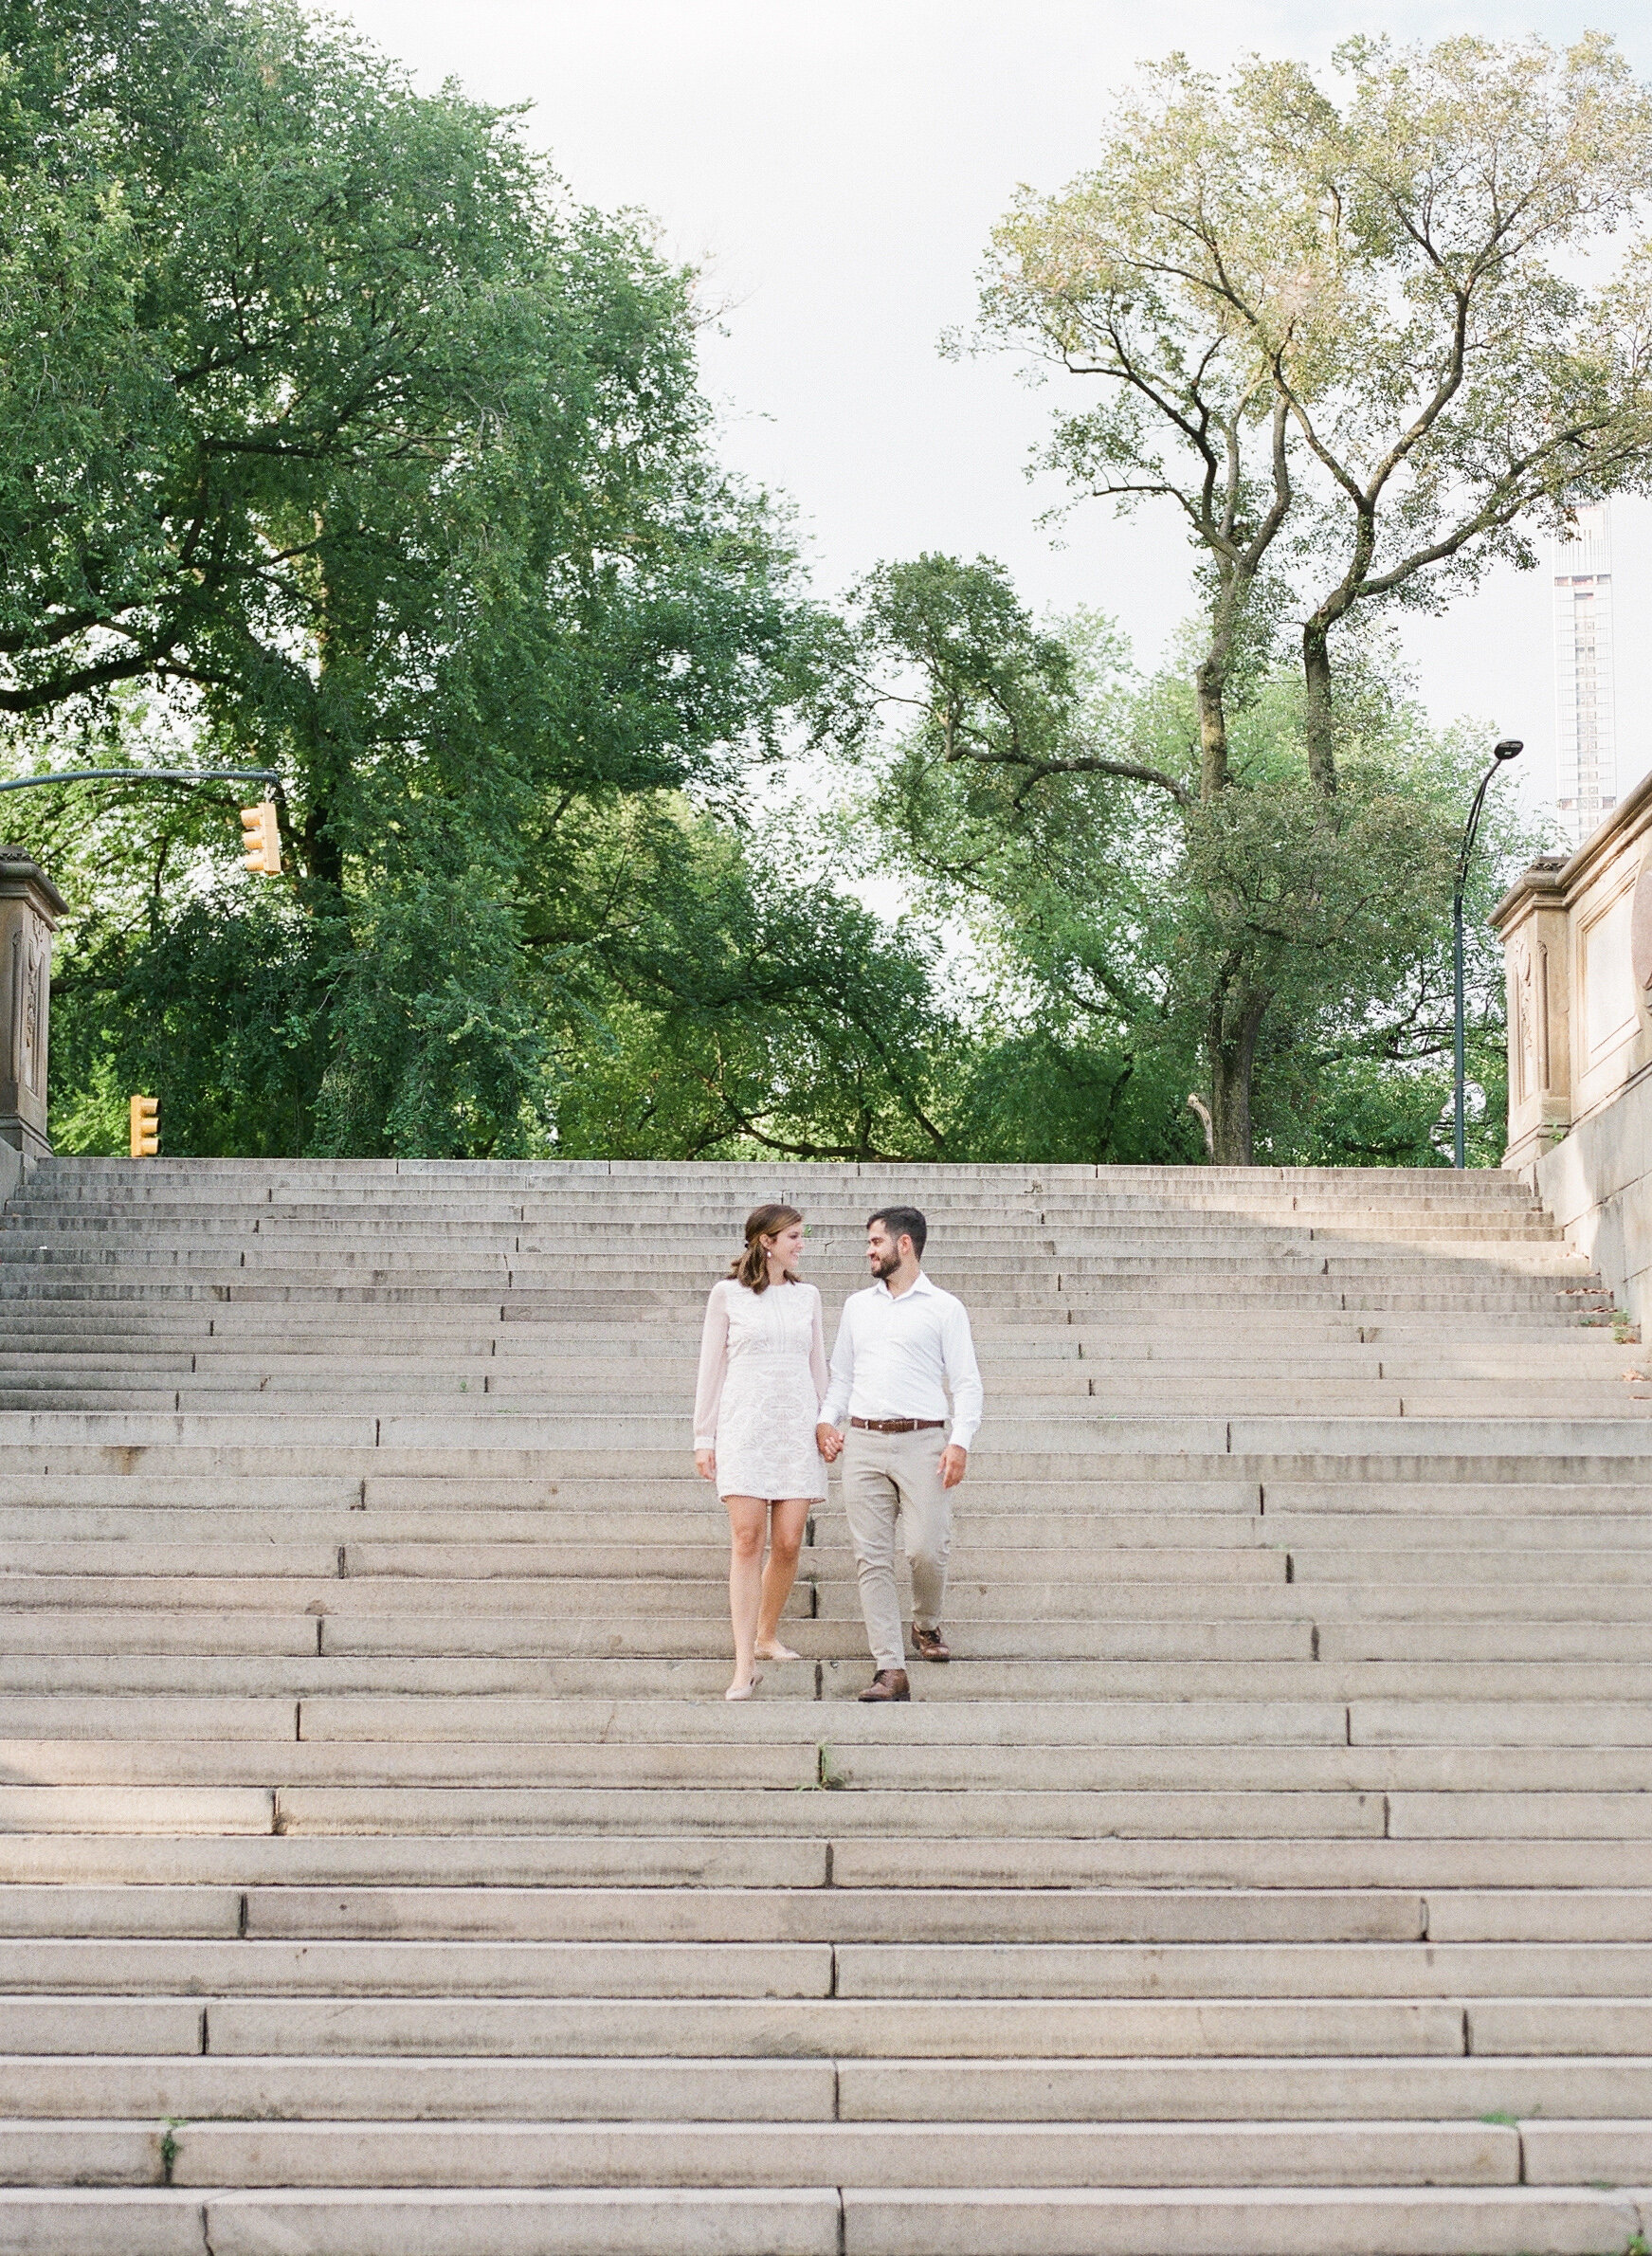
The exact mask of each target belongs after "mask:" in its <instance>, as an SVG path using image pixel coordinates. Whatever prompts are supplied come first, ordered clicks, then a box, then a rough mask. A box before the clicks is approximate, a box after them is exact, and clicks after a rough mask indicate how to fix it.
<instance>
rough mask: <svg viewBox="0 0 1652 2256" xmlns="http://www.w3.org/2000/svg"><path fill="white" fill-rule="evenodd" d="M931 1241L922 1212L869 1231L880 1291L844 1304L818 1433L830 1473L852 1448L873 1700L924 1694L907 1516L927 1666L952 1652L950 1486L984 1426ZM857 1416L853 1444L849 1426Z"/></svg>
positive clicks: (971, 1362)
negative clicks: (928, 1248)
mask: <svg viewBox="0 0 1652 2256" xmlns="http://www.w3.org/2000/svg"><path fill="white" fill-rule="evenodd" d="M928 1235H929V1226H928V1224H927V1223H926V1222H925V1221H924V1218H923V1216H922V1215H921V1214H920V1213H919V1212H918V1210H917V1208H916V1207H885V1208H883V1209H882V1210H880V1212H878V1213H876V1214H874V1215H873V1216H872V1218H871V1220H870V1221H869V1222H868V1223H867V1225H866V1258H867V1260H868V1262H869V1263H870V1264H871V1268H872V1277H873V1283H871V1284H870V1285H868V1286H867V1287H866V1289H865V1291H864V1292H858V1293H853V1294H851V1295H850V1297H849V1299H848V1300H847V1301H844V1313H843V1316H842V1318H841V1319H840V1320H839V1324H838V1337H837V1345H836V1346H835V1347H834V1348H833V1350H832V1366H831V1384H830V1386H829V1387H828V1388H827V1390H826V1400H825V1401H824V1402H823V1403H822V1404H821V1423H820V1425H819V1426H818V1427H817V1428H815V1439H816V1440H817V1441H818V1443H819V1444H820V1449H821V1454H822V1456H823V1457H825V1459H826V1462H827V1464H828V1465H829V1464H830V1463H831V1462H832V1460H833V1459H834V1458H835V1457H836V1456H837V1455H838V1453H839V1452H840V1450H841V1451H842V1453H843V1460H844V1511H845V1513H846V1514H847V1516H848V1521H849V1540H850V1541H851V1542H852V1543H853V1545H854V1547H855V1566H856V1569H857V1571H858V1573H859V1574H860V1578H861V1610H862V1613H863V1614H864V1615H865V1617H866V1636H867V1639H868V1641H869V1642H870V1644H871V1647H872V1658H873V1661H874V1662H875V1663H876V1665H877V1670H878V1673H877V1675H876V1676H875V1677H874V1678H873V1680H872V1683H871V1684H870V1686H869V1687H868V1689H867V1690H866V1691H864V1692H862V1694H861V1698H862V1700H910V1699H911V1698H912V1686H911V1684H910V1683H909V1682H908V1679H907V1674H906V1647H905V1645H904V1643H903V1641H902V1638H901V1631H900V1600H899V1596H898V1595H897V1592H896V1588H895V1523H896V1521H897V1519H899V1521H900V1525H901V1537H902V1540H903V1542H904V1544H905V1548H906V1556H907V1561H908V1564H909V1565H910V1566H911V1569H912V1616H913V1619H912V1642H913V1644H914V1646H915V1647H917V1651H918V1653H919V1654H920V1655H921V1656H922V1658H923V1659H924V1660H926V1661H950V1660H951V1659H952V1657H953V1656H952V1653H951V1650H950V1649H949V1647H948V1646H947V1643H946V1640H945V1638H944V1637H943V1636H942V1635H941V1605H942V1601H943V1600H944V1598H945V1596H946V1590H947V1559H948V1556H949V1555H950V1553H951V1551H952V1543H953V1505H952V1491H953V1489H954V1488H955V1487H956V1486H957V1485H958V1483H959V1482H960V1481H961V1480H962V1479H963V1477H964V1469H965V1467H966V1465H968V1463H969V1451H970V1444H971V1442H972V1441H973V1440H974V1438H975V1429H976V1428H977V1427H978V1426H979V1425H980V1423H981V1374H980V1372H979V1371H978V1370H977V1369H976V1367H975V1348H974V1342H973V1341H972V1340H971V1337H970V1319H969V1316H968V1314H967V1313H966V1311H965V1308H964V1304H963V1302H962V1301H955V1300H954V1299H953V1296H952V1294H951V1293H944V1292H942V1291H941V1290H940V1288H939V1287H938V1286H937V1285H934V1284H932V1283H930V1281H929V1279H928V1278H927V1277H926V1276H925V1275H924V1273H923V1270H922V1268H921V1267H920V1266H919V1263H920V1261H921V1258H922V1255H923V1247H924V1240H925V1239H926V1238H927V1237H928ZM949 1387H950V1388H951V1390H952V1397H953V1400H952V1411H951V1418H952V1431H951V1433H950V1434H948V1435H947V1438H946V1442H945V1445H944V1446H942V1445H941V1443H940V1441H939V1438H938V1437H939V1436H940V1434H941V1433H942V1431H943V1430H944V1428H946V1425H947V1420H948V1410H947V1390H948V1388H949ZM845 1411H846V1412H847V1413H848V1428H847V1433H846V1436H845V1434H844V1433H842V1432H840V1431H839V1428H841V1427H842V1426H843V1423H844V1412H845Z"/></svg>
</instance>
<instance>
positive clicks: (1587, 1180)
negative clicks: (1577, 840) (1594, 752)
mask: <svg viewBox="0 0 1652 2256" xmlns="http://www.w3.org/2000/svg"><path fill="white" fill-rule="evenodd" d="M1492 923H1493V926H1494V928H1495V929H1496V931H1497V932H1498V934H1499V935H1500V937H1501V938H1502V942H1503V958H1504V964H1505V967H1506V973H1507V978H1508V996H1509V1147H1508V1150H1507V1152H1506V1153H1505V1154H1504V1156H1503V1165H1504V1166H1505V1167H1507V1168H1510V1169H1513V1170H1514V1171H1515V1172H1516V1173H1519V1174H1521V1175H1522V1176H1524V1177H1525V1179H1526V1180H1527V1181H1528V1182H1529V1183H1531V1184H1532V1185H1533V1187H1534V1189H1535V1191H1536V1192H1537V1194H1538V1196H1539V1197H1540V1198H1541V1199H1542V1201H1543V1203H1544V1205H1545V1206H1546V1207H1547V1208H1548V1209H1549V1210H1550V1211H1551V1213H1552V1215H1553V1216H1554V1218H1555V1220H1556V1221H1557V1222H1558V1223H1559V1224H1560V1226H1561V1228H1563V1229H1564V1230H1565V1232H1566V1235H1567V1237H1568V1238H1569V1239H1570V1241H1571V1243H1572V1244H1573V1245H1574V1246H1577V1248H1578V1249H1579V1251H1580V1252H1583V1253H1587V1254H1588V1255H1589V1257H1590V1258H1591V1260H1592V1261H1593V1262H1594V1264H1595V1265H1596V1267H1597V1268H1598V1269H1599V1270H1600V1273H1601V1275H1602V1277H1603V1279H1604V1280H1605V1282H1606V1283H1607V1284H1609V1285H1610V1286H1611V1288H1612V1290H1613V1292H1614V1293H1615V1294H1616V1295H1617V1298H1618V1301H1619V1305H1620V1306H1622V1307H1625V1308H1627V1309H1628V1311H1629V1313H1630V1314H1631V1315H1632V1316H1633V1317H1635V1319H1637V1320H1638V1321H1641V1322H1646V1321H1648V1320H1652V775H1648V776H1646V777H1644V778H1643V780H1642V781H1641V782H1640V783H1639V784H1637V785H1636V787H1635V789H1634V791H1631V792H1630V793H1629V795H1628V797H1627V798H1625V800H1624V801H1623V802H1622V804H1621V805H1620V806H1619V807H1618V808H1617V809H1616V810H1614V811H1613V813H1612V814H1611V815H1610V816H1609V817H1608V818H1607V821H1606V822H1604V823H1603V824H1602V825H1601V827H1600V828H1599V829H1598V830H1596V831H1595V832H1594V833H1593V834H1592V835H1591V836H1590V837H1589V838H1588V839H1586V840H1585V841H1584V843H1583V845H1582V846H1579V848H1578V849H1577V851H1576V853H1575V854H1573V855H1571V856H1570V859H1565V860H1562V859H1559V858H1554V859H1548V860H1543V861H1539V862H1534V864H1532V866H1531V868H1530V869H1528V870H1526V871H1525V872H1524V873H1523V874H1522V875H1521V876H1520V877H1519V878H1518V879H1517V880H1516V882H1515V883H1514V884H1513V885H1512V886H1511V887H1510V889H1509V891H1508V892H1507V893H1506V894H1505V895H1504V897H1503V899H1502V900H1501V901H1499V902H1498V905H1497V907H1496V909H1495V910H1494V911H1493V912H1492Z"/></svg>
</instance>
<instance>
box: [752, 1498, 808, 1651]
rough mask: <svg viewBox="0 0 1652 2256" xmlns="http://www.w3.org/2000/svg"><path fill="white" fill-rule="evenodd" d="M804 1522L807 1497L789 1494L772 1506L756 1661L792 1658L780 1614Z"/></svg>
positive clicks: (788, 1592)
mask: <svg viewBox="0 0 1652 2256" xmlns="http://www.w3.org/2000/svg"><path fill="white" fill-rule="evenodd" d="M807 1524H808V1498H807V1497H804V1496H789V1497H787V1498H786V1499H785V1500H784V1501H782V1502H780V1503H777V1504H776V1505H775V1506H774V1511H773V1516H772V1519H771V1520H770V1522H769V1564H768V1565H767V1567H765V1568H764V1570H763V1602H762V1605H761V1606H760V1608H759V1609H758V1612H757V1638H756V1644H755V1646H754V1647H753V1651H754V1652H755V1653H756V1655H757V1658H758V1660H760V1661H795V1660H796V1659H797V1655H796V1654H795V1653H794V1652H792V1651H790V1649H789V1648H788V1647H786V1646H783V1645H782V1644H781V1643H780V1616H781V1615H782V1614H783V1613H784V1612H785V1610H786V1601H787V1599H788V1598H790V1595H791V1586H792V1584H793V1583H794V1582H795V1581H796V1580H797V1555H798V1552H799V1550H800V1549H801V1547H802V1543H803V1531H804V1528H805V1527H806V1526H807Z"/></svg>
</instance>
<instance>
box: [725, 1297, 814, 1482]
mask: <svg viewBox="0 0 1652 2256" xmlns="http://www.w3.org/2000/svg"><path fill="white" fill-rule="evenodd" d="M825 1399H826V1334H825V1330H824V1327H823V1325H822V1322H821V1310H820V1295H819V1293H818V1292H817V1291H816V1290H815V1288H814V1286H813V1285H812V1284H772V1285H770V1286H769V1288H768V1290H767V1291H766V1292H760V1293H754V1292H753V1290H752V1288H751V1286H750V1285H749V1284H740V1283H736V1282H735V1279H734V1278H732V1277H725V1278H724V1279H723V1281H722V1283H720V1284H714V1285H713V1286H712V1289H711V1298H710V1300H708V1301H707V1302H706V1304H705V1330H704V1332H703V1333H702V1334H701V1336H700V1343H699V1392H698V1393H697V1394H696V1397H695V1404H694V1446H695V1447H696V1448H697V1449H715V1450H716V1451H717V1494H718V1496H760V1497H763V1498H765V1499H767V1500H769V1501H774V1500H775V1499H777V1498H779V1497H785V1496H802V1497H808V1498H810V1499H811V1500H818V1499H819V1498H822V1497H824V1496H825V1495H826V1460H825V1458H824V1457H822V1455H821V1453H820V1451H819V1450H818V1449H817V1448H816V1447H815V1446H814V1429H815V1425H816V1422H817V1421H818V1419H819V1417H820V1406H821V1404H822V1402H823V1401H824V1400H825Z"/></svg>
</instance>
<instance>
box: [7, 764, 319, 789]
mask: <svg viewBox="0 0 1652 2256" xmlns="http://www.w3.org/2000/svg"><path fill="white" fill-rule="evenodd" d="M280 782H281V776H280V774H279V773H278V772H277V770H275V769H274V768H60V769H59V770H57V772H56V773H54V774H51V775H9V776H7V777H5V778H4V780H0V791H36V790H38V789H39V787H40V786H41V785H42V784H43V783H274V784H279V783H280Z"/></svg>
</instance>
